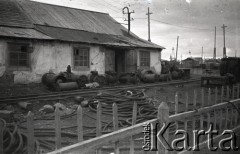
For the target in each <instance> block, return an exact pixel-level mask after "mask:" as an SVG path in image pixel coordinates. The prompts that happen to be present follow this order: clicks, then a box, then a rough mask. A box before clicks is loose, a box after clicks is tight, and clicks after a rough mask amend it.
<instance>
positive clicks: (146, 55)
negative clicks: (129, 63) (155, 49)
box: [140, 51, 150, 67]
mask: <svg viewBox="0 0 240 154" xmlns="http://www.w3.org/2000/svg"><path fill="white" fill-rule="evenodd" d="M140 66H147V67H150V52H148V51H140Z"/></svg>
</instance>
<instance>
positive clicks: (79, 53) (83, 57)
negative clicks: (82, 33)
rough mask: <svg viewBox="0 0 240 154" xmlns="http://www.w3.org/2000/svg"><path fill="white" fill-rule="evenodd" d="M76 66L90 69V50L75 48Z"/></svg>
mask: <svg viewBox="0 0 240 154" xmlns="http://www.w3.org/2000/svg"><path fill="white" fill-rule="evenodd" d="M73 56H74V66H75V67H86V68H89V48H74V51H73Z"/></svg>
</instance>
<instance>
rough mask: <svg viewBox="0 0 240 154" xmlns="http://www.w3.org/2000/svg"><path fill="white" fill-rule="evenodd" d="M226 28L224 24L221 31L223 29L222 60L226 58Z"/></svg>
mask: <svg viewBox="0 0 240 154" xmlns="http://www.w3.org/2000/svg"><path fill="white" fill-rule="evenodd" d="M226 27H227V26H225V25H224V24H223V26H222V29H223V58H226V57H227V55H226V46H225V28H226Z"/></svg>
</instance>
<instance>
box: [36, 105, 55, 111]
mask: <svg viewBox="0 0 240 154" xmlns="http://www.w3.org/2000/svg"><path fill="white" fill-rule="evenodd" d="M39 112H42V113H53V112H54V108H53V106H52V105H44V106H43V107H42V108H41V109H39Z"/></svg>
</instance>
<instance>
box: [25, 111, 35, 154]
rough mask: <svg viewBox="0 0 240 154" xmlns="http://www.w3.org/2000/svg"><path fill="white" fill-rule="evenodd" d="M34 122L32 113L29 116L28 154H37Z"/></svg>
mask: <svg viewBox="0 0 240 154" xmlns="http://www.w3.org/2000/svg"><path fill="white" fill-rule="evenodd" d="M34 143H35V141H34V122H33V114H32V112H31V111H29V112H28V115H27V150H28V154H32V153H35V151H34Z"/></svg>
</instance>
